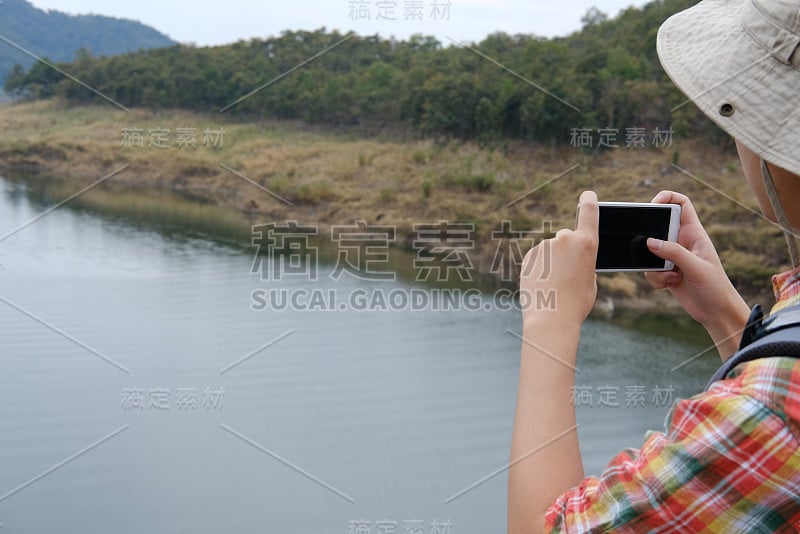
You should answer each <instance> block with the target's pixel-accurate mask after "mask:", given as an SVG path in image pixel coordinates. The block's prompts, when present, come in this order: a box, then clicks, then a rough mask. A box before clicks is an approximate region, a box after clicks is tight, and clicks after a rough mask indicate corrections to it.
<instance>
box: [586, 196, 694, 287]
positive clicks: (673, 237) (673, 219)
mask: <svg viewBox="0 0 800 534" xmlns="http://www.w3.org/2000/svg"><path fill="white" fill-rule="evenodd" d="M597 205H598V206H630V207H632V208H650V207H654V206H662V207H669V208H670V214H669V231H668V232H667V241H672V242H675V241H677V240H678V232H679V231H680V229H681V206H680V204H655V203H652V202H598V203H597ZM674 268H675V264H674V263H673V262H671V261H669V260H664V268H663V269H595V272H597V273H659V272H667V271H671V270H673V269H674Z"/></svg>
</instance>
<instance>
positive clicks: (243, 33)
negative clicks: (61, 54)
mask: <svg viewBox="0 0 800 534" xmlns="http://www.w3.org/2000/svg"><path fill="white" fill-rule="evenodd" d="M448 2H449V3H450V8H449V13H447V11H448V8H446V7H444V5H445V4H447V3H448ZM32 3H33V4H34V5H35V6H37V7H39V8H43V9H57V10H59V11H64V12H67V13H71V14H88V13H95V14H99V15H108V16H113V17H122V18H129V19H134V20H138V21H141V22H143V23H145V24H147V25H149V26H153V27H154V28H156V29H157V30H159V31H161V32H163V33H166V34H167V35H169V36H170V37H171V38H173V39H174V40H176V41H180V42H183V43H189V42H191V43H195V44H197V45H216V44H225V43H231V42H234V41H237V40H240V39H249V38H252V37H268V36H270V35H277V34H279V33H280V32H281V31H282V30H286V29H291V30H315V29H319V28H321V27H323V26H324V27H326V28H328V29H329V30H330V29H338V30H340V31H342V32H346V31H349V30H353V31H355V32H357V33H358V34H360V35H371V34H375V33H379V34H380V35H382V36H384V37H390V36H392V35H394V36H395V37H397V38H401V39H403V38H406V37H408V36H409V35H411V34H414V33H424V34H426V35H434V36H436V37H437V38H438V39H439V40H440V41H442V42H445V43H447V37H448V36H449V37H451V38H453V39H456V40H459V41H480V40H481V39H483V38H484V37H485V36H486V35H488V34H489V33H492V32H495V31H503V32H506V33H510V34H515V33H526V34H529V33H533V34H536V35H541V36H547V37H552V36H555V35H566V34H569V33H570V32H572V31H575V30H577V29H579V28H580V26H581V24H580V18H581V16H582V15H583V14H584V13H585V12H586V10H587V9H588V8H590V7H592V6H597V7H599V8H600V9H601V10H603V11H605V12H606V13H608V14H609V15H611V16H613V15H616V14H617V13H618V12H619V10H620V9H623V8H625V7H627V6H630V5H637V6H641V5H644V4H645V3H646V2H644V1H641V0H294V1H289V0H286V1H283V2H277V1H274V0H273V1H264V0H223V1H219V0H213V1H212V0H193V1H187V0H130V1H126V0H32ZM414 4H416V5H418V6H422V7H421V9H420V10H412V11H410V12H408V13H406V9H407V7H408V8H411V7H412V6H413V5H414ZM434 4H441V5H442V7H439V8H438V9H437V8H436V7H435V6H434ZM354 5H362V6H363V7H362V8H361V9H360V11H359V12H355V11H354V9H353V6H354ZM391 6H395V7H394V9H393V10H392V9H391ZM435 11H436V12H435ZM407 15H408V16H409V18H410V19H411V20H408V19H407ZM367 16H369V19H367V18H366V17H367ZM380 17H383V18H382V19H381V20H376V19H378V18H380ZM356 18H358V20H354V19H356ZM391 18H395V19H396V20H386V19H391ZM414 18H416V19H417V20H413V19H414ZM420 18H421V19H422V20H419V19H420Z"/></svg>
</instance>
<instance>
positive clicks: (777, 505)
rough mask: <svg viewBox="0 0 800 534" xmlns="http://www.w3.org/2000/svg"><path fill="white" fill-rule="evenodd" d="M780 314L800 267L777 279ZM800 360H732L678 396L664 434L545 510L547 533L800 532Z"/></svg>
mask: <svg viewBox="0 0 800 534" xmlns="http://www.w3.org/2000/svg"><path fill="white" fill-rule="evenodd" d="M773 285H774V287H775V293H776V297H777V299H778V303H777V304H776V305H775V307H774V308H773V310H772V312H773V313H775V312H776V311H779V310H781V309H783V308H785V307H787V306H791V305H794V304H800V269H798V270H795V271H792V272H788V273H783V274H779V275H776V276H775V277H774V278H773ZM799 445H800V360H798V359H795V358H768V359H761V360H755V361H753V362H748V363H744V364H741V365H738V366H737V367H736V368H734V370H733V372H732V373H731V374H730V375H729V377H728V379H726V380H723V381H719V382H717V383H716V384H714V385H713V386H712V387H711V388H710V389H709V391H707V392H704V393H701V394H699V395H696V396H694V397H692V398H690V399H686V400H681V401H678V402H677V403H676V404H675V406H674V407H673V409H672V412H671V413H670V415H669V417H668V418H667V431H666V433H661V432H651V433H648V436H647V438H646V441H645V443H644V445H643V446H642V448H641V449H639V450H635V449H628V450H625V451H623V452H622V453H620V454H618V455H617V456H616V457H615V458H614V459H613V460H611V463H609V464H608V466H607V467H606V469H605V470H604V471H603V473H602V474H601V475H600V477H589V478H586V479H585V480H584V481H583V482H582V483H581V485H580V486H578V487H576V488H572V489H571V490H569V491H568V492H566V493H565V494H563V495H562V496H561V497H559V498H558V499H557V500H556V501H555V503H553V505H552V506H551V507H550V509H549V510H548V511H547V514H546V517H545V531H546V532H637V533H638V532H720V533H740V532H743V533H751V532H796V531H798V530H800V451H799V450H798V446H799Z"/></svg>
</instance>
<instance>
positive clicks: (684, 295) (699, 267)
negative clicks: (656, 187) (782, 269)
mask: <svg viewBox="0 0 800 534" xmlns="http://www.w3.org/2000/svg"><path fill="white" fill-rule="evenodd" d="M653 202H654V203H657V204H679V205H680V206H681V225H680V230H679V232H678V242H677V243H671V242H668V241H661V240H659V239H648V240H647V246H648V248H649V249H650V251H651V252H652V253H653V254H655V255H656V256H658V257H660V258H663V259H665V260H669V261H671V262H673V263H674V264H675V270H673V271H668V272H648V273H645V278H647V281H648V282H650V285H651V286H653V287H654V288H655V289H665V288H666V289H669V291H670V292H671V293H672V294H673V295H675V298H677V299H678V302H680V304H681V306H683V309H684V310H686V312H687V313H688V314H689V315H690V316H692V318H694V319H695V320H696V321H697V322H699V323H700V324H702V325H703V326H704V327H705V328H706V330H707V331H708V333H709V335H710V336H711V338H712V339H713V340H714V344H715V345H716V346H717V350H718V351H719V354H720V357H721V358H722V361H725V360H727V359H728V358H729V357H730V356H731V355H732V354H733V353H734V352H736V351H737V349H738V347H739V342H740V340H741V337H742V331H743V330H744V327H745V325H746V323H747V319H748V317H749V316H750V309H749V307H748V306H747V303H745V301H744V299H742V297H741V295H739V293H738V292H737V291H736V289H735V288H734V287H733V284H731V281H730V280H729V279H728V276H727V275H726V274H725V269H724V268H723V267H722V262H721V261H720V259H719V255H718V254H717V251H716V249H714V245H713V243H712V242H711V239H710V238H709V237H708V234H707V233H706V231H705V229H704V228H703V225H702V224H701V223H700V219H698V217H697V212H695V210H694V206H692V202H691V200H689V198H688V197H687V196H686V195H682V194H680V193H675V192H673V191H661V192H660V193H659V194H657V195H656V196H655V198H653Z"/></svg>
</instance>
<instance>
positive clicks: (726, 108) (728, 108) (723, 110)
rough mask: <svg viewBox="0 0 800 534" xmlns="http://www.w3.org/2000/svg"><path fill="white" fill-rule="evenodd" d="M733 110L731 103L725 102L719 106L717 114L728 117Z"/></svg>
mask: <svg viewBox="0 0 800 534" xmlns="http://www.w3.org/2000/svg"><path fill="white" fill-rule="evenodd" d="M734 112H735V110H734V109H733V104H729V103H728V102H725V103H724V104H722V105H721V106H720V108H719V114H720V115H722V116H723V117H730V116H732V115H733V114H734Z"/></svg>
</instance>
